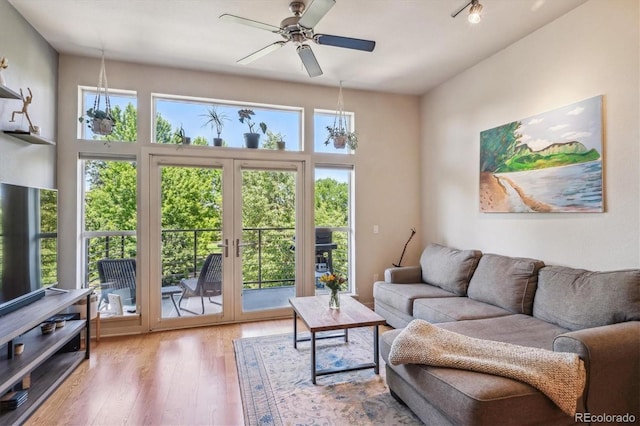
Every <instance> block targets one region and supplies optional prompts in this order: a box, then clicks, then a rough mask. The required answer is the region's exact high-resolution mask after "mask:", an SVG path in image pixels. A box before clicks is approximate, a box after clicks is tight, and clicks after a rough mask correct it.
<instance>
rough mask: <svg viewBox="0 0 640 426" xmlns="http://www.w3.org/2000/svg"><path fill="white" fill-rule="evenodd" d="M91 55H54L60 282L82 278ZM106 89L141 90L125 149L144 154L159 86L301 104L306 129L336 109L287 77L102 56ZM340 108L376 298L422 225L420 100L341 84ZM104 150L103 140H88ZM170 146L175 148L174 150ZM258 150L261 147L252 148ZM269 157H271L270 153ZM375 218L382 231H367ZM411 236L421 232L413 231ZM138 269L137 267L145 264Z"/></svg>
mask: <svg viewBox="0 0 640 426" xmlns="http://www.w3.org/2000/svg"><path fill="white" fill-rule="evenodd" d="M99 66H100V61H99V60H98V59H92V58H82V57H75V56H69V55H61V57H60V80H59V104H58V108H59V127H60V138H59V144H58V149H59V150H60V155H59V168H60V173H59V174H58V178H59V180H60V188H61V190H60V198H61V217H62V218H61V238H60V239H61V241H60V243H61V245H62V246H63V247H64V253H65V254H64V256H65V258H64V261H63V262H61V268H62V270H61V280H62V279H63V278H64V280H65V281H68V282H74V281H78V280H79V279H80V275H79V272H80V271H79V265H78V264H77V263H76V260H75V255H76V253H77V252H78V241H79V239H78V235H79V228H78V223H79V216H78V215H79V213H80V205H79V201H78V199H77V188H78V186H79V181H78V172H77V158H78V152H80V151H82V150H92V148H91V147H90V146H89V145H91V143H88V142H82V141H78V140H77V139H76V137H77V133H76V132H77V130H76V129H77V127H76V126H77V117H78V115H79V111H78V110H77V107H76V106H77V104H78V100H77V96H78V85H87V86H95V85H96V84H97V81H96V80H97V75H98V70H99ZM106 68H107V74H108V78H109V86H110V87H111V88H118V89H127V90H136V91H137V93H138V137H139V142H138V143H137V144H126V145H129V146H128V147H127V148H128V149H129V152H130V153H131V154H133V155H135V156H137V157H138V160H139V161H144V159H143V158H141V155H142V147H145V146H146V147H149V146H150V144H149V140H150V138H151V134H150V129H151V93H166V94H174V95H184V96H196V97H204V98H213V99H226V100H235V101H246V102H255V103H265V104H278V105H291V106H300V107H304V108H305V136H306V138H307V140H311V138H312V135H313V129H312V127H313V109H314V108H320V109H335V108H336V103H337V96H338V89H337V87H334V88H327V87H323V86H314V85H310V84H309V85H306V84H294V83H286V82H281V81H270V80H262V79H255V78H247V77H238V76H233V75H225V74H213V73H206V72H195V71H188V70H181V69H173V68H166V67H157V66H145V65H138V64H132V63H124V62H115V61H109V60H107V61H106ZM344 100H345V105H346V109H348V110H350V111H354V112H355V114H356V125H357V129H358V133H359V136H360V143H359V148H358V150H357V152H356V154H355V157H356V159H355V161H356V181H355V191H356V192H355V211H356V215H355V216H356V217H355V223H356V246H357V247H356V250H357V265H356V275H357V283H356V285H357V289H358V293H359V294H360V296H361V300H363V301H364V302H372V300H373V294H372V292H373V290H372V287H373V275H374V274H379V276H382V274H383V272H384V269H385V268H386V267H388V266H391V264H392V263H393V262H397V258H398V256H399V254H400V251H401V250H402V246H403V244H404V241H405V239H406V238H407V237H408V233H409V229H410V228H411V227H412V226H416V227H419V220H420V213H419V212H420V201H419V191H420V190H419V188H420V183H419V181H418V180H417V179H416V176H418V175H419V167H420V166H419V161H420V158H419V144H418V143H416V141H417V140H419V129H420V121H419V120H420V116H419V110H420V108H419V106H420V98H419V97H417V96H407V95H392V94H384V93H378V92H368V91H359V90H346V89H345V90H344ZM96 144H98V145H99V148H100V149H103V146H102V143H101V142H97V143H93V146H95V145H96ZM171 149H175V148H171ZM257 155H260V153H259V152H258V153H257ZM271 158H272V159H273V157H271ZM373 225H378V226H379V230H380V232H379V234H373ZM416 240H418V238H416ZM420 246H421V244H420V242H419V241H418V242H416V241H414V242H412V247H410V250H408V253H407V257H406V259H407V260H405V262H407V261H413V262H416V261H417V256H418V255H419V248H420ZM143 267H144V266H143Z"/></svg>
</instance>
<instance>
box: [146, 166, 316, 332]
mask: <svg viewBox="0 0 640 426" xmlns="http://www.w3.org/2000/svg"><path fill="white" fill-rule="evenodd" d="M303 175H304V174H303V173H302V163H301V162H289V161H287V162H280V161H258V160H241V159H219V158H192V157H189V158H186V157H168V156H152V158H151V167H150V179H151V182H150V192H151V196H150V200H149V211H150V217H149V219H150V222H149V223H150V227H151V231H150V241H149V246H150V248H151V250H150V259H149V264H150V273H149V278H150V283H149V289H150V301H151V302H150V310H151V317H150V318H151V328H153V329H161V328H173V327H181V326H192V325H204V324H212V323H217V322H229V321H241V320H248V319H264V318H273V317H279V316H284V315H288V314H289V313H290V308H289V303H288V299H289V297H292V296H295V295H296V294H297V293H298V287H299V286H300V284H299V282H300V280H299V279H298V277H300V276H301V273H300V271H301V267H300V265H301V263H302V262H301V259H302V253H301V250H296V242H300V241H301V240H300V237H299V235H300V234H301V233H300V224H301V223H302V220H301V218H302V204H303V203H301V200H302V196H301V191H302V188H303V185H302V181H301V180H302V179H303Z"/></svg>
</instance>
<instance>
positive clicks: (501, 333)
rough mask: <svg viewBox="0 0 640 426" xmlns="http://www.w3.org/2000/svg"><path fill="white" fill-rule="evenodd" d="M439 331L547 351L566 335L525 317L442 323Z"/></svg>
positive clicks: (542, 322)
mask: <svg viewBox="0 0 640 426" xmlns="http://www.w3.org/2000/svg"><path fill="white" fill-rule="evenodd" d="M438 327H440V328H444V329H446V330H449V331H454V332H456V333H460V334H464V335H465V336H469V337H475V338H477V339H486V340H495V341H497V342H505V343H513V344H514V345H521V346H530V347H533V348H542V349H548V350H550V351H552V350H553V341H554V339H555V338H556V337H557V336H559V335H561V334H562V333H566V332H567V331H569V330H567V329H566V328H562V327H558V326H557V325H555V324H550V323H548V322H546V321H542V320H540V319H537V318H534V317H532V316H529V315H524V314H511V315H507V316H504V317H496V318H484V319H475V320H469V321H455V322H445V323H441V324H438Z"/></svg>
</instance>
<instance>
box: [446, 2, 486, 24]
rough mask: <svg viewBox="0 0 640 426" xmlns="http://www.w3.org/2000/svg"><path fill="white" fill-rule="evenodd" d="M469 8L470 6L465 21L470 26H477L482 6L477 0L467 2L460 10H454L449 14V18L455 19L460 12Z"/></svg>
mask: <svg viewBox="0 0 640 426" xmlns="http://www.w3.org/2000/svg"><path fill="white" fill-rule="evenodd" d="M469 6H471V7H470V8H469V16H468V17H467V19H468V20H469V22H471V23H472V24H477V23H478V22H480V20H482V5H481V4H480V2H479V1H478V0H471V1H469V2H468V3H466V4H465V5H464V6H462V7H461V8H460V9H458V10H456V11H455V12H453V13H452V14H451V17H452V18H455V17H456V16H458V15H459V14H460V12H462V11H463V10H465V9H466V8H467V7H469Z"/></svg>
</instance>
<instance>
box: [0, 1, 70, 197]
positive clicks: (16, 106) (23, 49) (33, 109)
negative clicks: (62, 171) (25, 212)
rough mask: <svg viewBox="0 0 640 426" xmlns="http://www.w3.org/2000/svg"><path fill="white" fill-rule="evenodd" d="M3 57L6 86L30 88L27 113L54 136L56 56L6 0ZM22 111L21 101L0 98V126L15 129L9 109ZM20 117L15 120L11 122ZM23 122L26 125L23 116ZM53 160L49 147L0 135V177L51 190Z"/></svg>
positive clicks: (2, 5)
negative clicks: (5, 64) (31, 93)
mask: <svg viewBox="0 0 640 426" xmlns="http://www.w3.org/2000/svg"><path fill="white" fill-rule="evenodd" d="M2 56H4V57H7V58H8V59H9V67H8V68H7V69H5V70H3V71H2V74H3V75H4V78H5V80H6V83H7V86H8V87H9V88H11V89H12V90H14V91H15V92H19V91H20V89H22V90H23V91H24V93H25V94H26V93H28V92H27V88H31V91H32V92H33V101H32V103H31V105H30V106H29V107H28V112H29V117H30V118H31V121H32V122H33V124H34V125H36V126H40V128H41V134H42V136H43V137H46V138H47V139H51V140H55V139H56V137H57V134H56V101H57V98H56V94H57V85H58V54H57V53H56V52H55V50H53V48H52V47H51V46H50V45H49V44H48V43H47V42H46V41H44V39H43V38H42V37H41V36H40V35H39V34H38V33H37V32H36V31H35V30H34V29H33V28H32V27H31V25H29V23H27V22H26V21H25V20H24V18H23V17H22V16H21V15H20V14H18V12H17V11H16V10H15V9H14V8H13V6H11V5H10V4H9V3H8V2H6V1H0V57H2ZM21 109H22V101H21V100H13V99H12V100H10V99H0V129H1V130H14V129H15V127H16V124H15V123H10V122H9V120H10V119H11V113H12V112H13V111H16V110H17V111H20V110H21ZM17 117H22V116H17ZM21 120H22V118H16V123H18V122H20V121H21ZM24 123H25V125H26V128H28V124H27V121H26V119H25V120H24ZM25 130H26V129H25ZM55 160H56V148H55V147H53V146H43V145H32V144H30V143H27V142H23V141H21V140H19V139H15V138H13V137H10V136H7V135H5V134H4V133H0V181H4V182H9V183H14V184H20V185H32V186H38V187H46V188H54V187H55V186H56V185H55V184H56V181H55V170H56V168H55Z"/></svg>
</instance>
